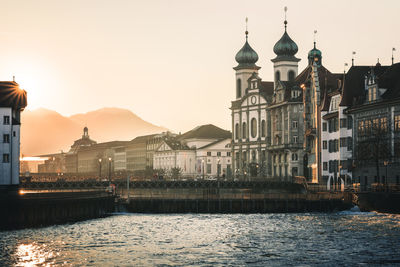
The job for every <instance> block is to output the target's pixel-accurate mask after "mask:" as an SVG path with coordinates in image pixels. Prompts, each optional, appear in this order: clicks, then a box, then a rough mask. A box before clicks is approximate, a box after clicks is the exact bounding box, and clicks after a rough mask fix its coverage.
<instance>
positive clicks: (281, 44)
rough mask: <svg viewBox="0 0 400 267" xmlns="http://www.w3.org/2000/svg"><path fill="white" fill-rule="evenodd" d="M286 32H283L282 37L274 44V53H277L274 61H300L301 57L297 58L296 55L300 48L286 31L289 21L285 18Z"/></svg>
mask: <svg viewBox="0 0 400 267" xmlns="http://www.w3.org/2000/svg"><path fill="white" fill-rule="evenodd" d="M284 23H285V32H284V33H283V35H282V37H281V39H279V41H278V42H277V43H276V44H275V45H274V53H275V54H276V58H274V59H273V60H272V62H277V61H283V60H286V61H300V59H298V58H296V57H295V56H294V55H295V54H296V53H297V51H298V50H299V48H298V47H297V44H296V43H295V42H294V41H293V40H292V38H290V37H289V34H288V33H287V31H286V26H287V21H286V20H285V22H284Z"/></svg>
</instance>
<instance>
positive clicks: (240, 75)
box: [233, 18, 260, 100]
mask: <svg viewBox="0 0 400 267" xmlns="http://www.w3.org/2000/svg"><path fill="white" fill-rule="evenodd" d="M246 23H247V18H246ZM245 34H246V42H245V43H244V46H243V47H242V49H240V50H239V52H237V54H236V56H235V60H236V62H237V63H238V65H237V66H236V67H234V68H233V69H234V70H235V71H236V100H237V99H241V98H242V97H243V96H244V95H245V94H246V88H247V87H248V82H247V80H248V79H249V78H250V76H251V75H252V74H253V72H256V73H258V70H259V69H260V67H258V66H257V65H256V62H257V61H258V55H257V53H256V51H254V50H253V48H251V46H250V45H249V43H248V35H249V32H248V31H247V25H246V32H245Z"/></svg>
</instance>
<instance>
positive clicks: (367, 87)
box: [341, 63, 400, 189]
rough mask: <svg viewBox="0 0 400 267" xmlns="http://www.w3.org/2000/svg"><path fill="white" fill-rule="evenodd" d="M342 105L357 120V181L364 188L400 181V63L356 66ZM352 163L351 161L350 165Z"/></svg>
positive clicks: (355, 154) (349, 72) (355, 121)
mask: <svg viewBox="0 0 400 267" xmlns="http://www.w3.org/2000/svg"><path fill="white" fill-rule="evenodd" d="M345 79H346V80H345V85H344V92H343V100H342V102H341V105H343V106H347V107H348V108H347V109H346V110H345V113H346V114H347V115H348V116H351V117H352V120H353V152H354V153H353V162H352V165H351V166H347V167H350V168H352V169H353V170H352V173H353V177H355V179H354V180H355V181H357V182H359V183H360V185H361V187H362V188H363V189H367V188H369V187H371V186H372V185H374V184H375V185H376V184H386V185H387V184H399V183H400V178H399V175H400V63H396V64H393V65H391V66H381V64H379V63H378V64H376V66H374V67H370V66H354V67H352V68H350V70H349V71H348V73H347V74H346V78H345ZM348 165H350V164H348Z"/></svg>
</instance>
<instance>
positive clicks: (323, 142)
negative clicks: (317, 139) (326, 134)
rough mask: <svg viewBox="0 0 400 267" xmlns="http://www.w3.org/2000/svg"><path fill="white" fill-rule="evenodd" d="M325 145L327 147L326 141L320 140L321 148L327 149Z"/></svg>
mask: <svg viewBox="0 0 400 267" xmlns="http://www.w3.org/2000/svg"><path fill="white" fill-rule="evenodd" d="M327 147H328V142H327V141H322V149H327Z"/></svg>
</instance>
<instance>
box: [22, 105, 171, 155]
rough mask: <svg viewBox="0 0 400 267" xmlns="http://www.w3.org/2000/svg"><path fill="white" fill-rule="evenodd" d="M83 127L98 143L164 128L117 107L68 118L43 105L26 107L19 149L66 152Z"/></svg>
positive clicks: (28, 152) (45, 152) (78, 136)
mask: <svg viewBox="0 0 400 267" xmlns="http://www.w3.org/2000/svg"><path fill="white" fill-rule="evenodd" d="M85 126H87V127H88V128H89V136H90V138H91V139H92V140H95V141H97V142H98V143H99V142H106V141H113V140H121V141H124V140H132V139H133V138H135V137H136V136H140V135H146V134H152V133H160V132H163V131H166V130H167V129H165V128H163V127H159V126H156V125H153V124H151V123H149V122H146V121H144V120H142V119H141V118H140V117H138V116H137V115H135V114H134V113H133V112H131V111H129V110H126V109H120V108H102V109H99V110H95V111H90V112H88V113H84V114H76V115H72V116H70V117H64V116H62V115H61V114H59V113H57V112H55V111H52V110H48V109H44V108H40V109H36V110H33V111H30V110H25V111H23V112H22V128H21V152H22V153H23V154H24V155H27V156H32V155H40V154H49V153H57V152H59V151H60V150H63V151H68V150H69V148H70V146H71V145H72V144H73V142H74V141H75V140H76V139H79V138H81V136H82V134H83V127H85Z"/></svg>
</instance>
